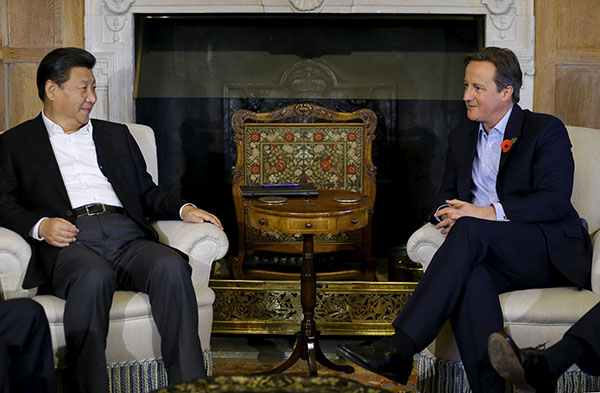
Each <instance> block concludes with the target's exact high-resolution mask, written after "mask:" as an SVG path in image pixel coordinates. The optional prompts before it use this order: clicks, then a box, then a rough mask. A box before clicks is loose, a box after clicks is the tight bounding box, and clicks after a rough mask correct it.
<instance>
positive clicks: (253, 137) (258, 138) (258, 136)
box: [250, 132, 260, 142]
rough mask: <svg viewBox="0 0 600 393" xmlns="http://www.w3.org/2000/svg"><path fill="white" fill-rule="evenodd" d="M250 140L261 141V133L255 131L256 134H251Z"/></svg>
mask: <svg viewBox="0 0 600 393" xmlns="http://www.w3.org/2000/svg"><path fill="white" fill-rule="evenodd" d="M250 140H251V141H252V142H258V141H260V134H258V133H256V132H255V133H254V134H252V135H250Z"/></svg>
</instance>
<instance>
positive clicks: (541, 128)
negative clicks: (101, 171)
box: [432, 105, 592, 288]
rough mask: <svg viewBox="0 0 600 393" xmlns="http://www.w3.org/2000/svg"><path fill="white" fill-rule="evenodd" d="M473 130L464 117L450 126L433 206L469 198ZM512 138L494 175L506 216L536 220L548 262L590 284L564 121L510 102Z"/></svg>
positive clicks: (582, 283)
mask: <svg viewBox="0 0 600 393" xmlns="http://www.w3.org/2000/svg"><path fill="white" fill-rule="evenodd" d="M478 130H479V123H477V122H473V121H465V122H464V123H462V124H460V125H459V126H458V127H456V128H454V129H453V130H452V131H451V132H450V139H449V143H448V152H447V157H446V170H445V174H444V177H443V179H442V184H441V187H440V192H439V194H438V195H437V197H436V198H435V200H434V209H436V208H437V207H439V206H440V205H441V204H443V203H445V202H444V201H445V200H448V199H455V198H456V199H460V200H463V201H468V202H470V201H471V200H472V195H471V190H472V188H473V180H472V177H471V170H472V167H473V159H474V157H475V154H476V148H477V135H478ZM512 138H517V139H516V141H515V143H514V144H513V145H512V147H511V148H510V150H509V151H508V152H506V153H504V152H503V153H502V154H501V157H500V167H499V170H498V177H497V179H496V191H497V193H498V199H499V201H500V203H501V204H502V206H503V207H504V211H505V214H506V216H507V218H508V219H509V220H511V221H515V222H522V223H531V224H533V225H536V226H538V227H539V228H540V229H541V230H542V232H543V233H544V236H545V238H546V244H547V248H548V253H549V256H550V258H551V261H552V263H553V265H554V266H555V267H556V268H557V269H558V270H559V271H560V272H561V273H562V274H563V275H564V276H565V277H566V278H568V279H569V280H570V281H572V282H573V284H574V285H576V286H578V287H580V288H587V287H589V285H590V274H591V273H590V269H591V253H592V251H591V250H592V248H591V244H590V240H589V235H588V234H587V231H586V230H585V228H584V227H583V225H582V224H581V220H580V218H579V215H578V214H577V211H575V208H574V207H573V205H571V193H572V190H573V173H574V162H573V155H572V153H571V142H570V141H569V136H568V134H567V130H566V128H565V126H564V125H563V123H562V122H561V121H560V120H559V119H557V118H556V117H554V116H551V115H546V114H540V113H534V112H531V111H529V110H523V109H521V107H519V106H518V105H514V106H513V110H512V113H511V115H510V118H509V120H508V123H507V126H506V130H505V134H504V139H509V140H510V139H512ZM432 222H433V223H436V222H437V221H434V220H433V219H432ZM507 247H510V245H508V244H507ZM523 262H524V263H526V262H527V261H523Z"/></svg>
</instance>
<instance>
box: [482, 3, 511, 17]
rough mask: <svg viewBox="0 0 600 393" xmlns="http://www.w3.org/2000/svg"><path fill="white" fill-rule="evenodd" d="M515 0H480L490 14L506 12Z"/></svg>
mask: <svg viewBox="0 0 600 393" xmlns="http://www.w3.org/2000/svg"><path fill="white" fill-rule="evenodd" d="M514 1H515V0H481V4H483V5H485V6H486V7H487V9H488V10H490V12H491V13H492V14H495V15H500V14H504V13H506V11H508V9H509V8H510V6H512V4H513V3H514Z"/></svg>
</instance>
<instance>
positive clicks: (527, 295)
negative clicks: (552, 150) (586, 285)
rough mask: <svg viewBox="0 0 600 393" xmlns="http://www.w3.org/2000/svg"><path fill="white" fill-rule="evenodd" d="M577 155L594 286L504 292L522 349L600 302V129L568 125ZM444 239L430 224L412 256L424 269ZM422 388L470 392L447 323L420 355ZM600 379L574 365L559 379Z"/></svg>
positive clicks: (508, 323)
mask: <svg viewBox="0 0 600 393" xmlns="http://www.w3.org/2000/svg"><path fill="white" fill-rule="evenodd" d="M567 129H568V132H569V137H570V139H571V143H572V145H573V156H574V159H575V183H574V186H573V196H572V198H571V201H572V203H573V206H575V208H576V209H577V211H578V212H579V215H580V216H581V217H582V218H584V219H585V220H586V221H587V223H588V226H589V231H590V234H591V235H592V243H593V246H594V253H593V260H592V277H591V282H592V290H591V291H590V290H585V289H584V290H581V291H580V290H577V289H576V288H568V287H564V288H545V289H529V290H523V291H514V292H508V293H504V294H502V295H500V303H501V305H502V310H503V313H504V325H505V330H506V331H507V332H508V333H509V334H510V335H511V336H512V337H513V338H514V340H515V342H516V343H517V344H518V345H519V346H520V347H535V346H537V345H540V344H546V345H552V344H554V343H555V342H557V341H558V340H560V339H561V338H562V335H563V334H564V333H565V332H566V331H567V330H568V329H569V327H571V325H573V323H575V322H576V321H577V320H578V319H579V318H580V317H581V316H583V314H585V313H586V312H587V311H588V310H589V309H591V308H592V307H593V306H594V305H595V304H596V303H598V302H600V236H594V235H596V233H597V232H598V229H600V202H598V195H600V165H599V164H598V153H597V147H598V146H600V130H595V129H591V128H583V127H572V126H569V127H567ZM443 241H444V235H442V234H440V233H439V231H438V230H436V229H435V227H434V226H433V225H431V224H425V225H424V226H423V227H421V228H420V229H418V230H417V231H416V232H415V233H414V234H413V235H412V236H411V237H410V239H409V240H408V243H407V252H408V255H409V257H410V258H411V259H412V260H413V261H415V262H418V263H421V264H423V266H424V268H427V265H428V264H429V262H430V261H431V258H432V257H433V254H434V253H435V251H436V250H437V248H438V247H439V246H440V245H441V244H442V242H443ZM598 326H599V327H600V321H598ZM418 385H419V391H421V392H423V393H427V392H468V391H469V387H468V382H467V379H466V376H465V374H464V372H463V370H462V364H461V363H460V355H459V353H458V349H457V347H456V343H455V342H454V337H453V336H452V331H451V328H450V325H449V324H448V323H447V324H446V326H445V327H444V328H443V329H442V331H441V332H440V334H439V335H438V337H437V338H436V339H435V341H434V342H433V343H432V344H431V345H430V346H429V347H428V348H427V349H425V350H424V351H423V352H422V353H421V354H419V355H418ZM599 388H600V379H598V378H596V377H591V376H589V375H585V374H583V373H582V372H581V371H580V370H579V369H577V368H576V367H572V368H571V369H570V370H569V371H568V372H567V373H565V374H564V376H563V377H562V378H561V379H560V380H559V383H558V389H557V391H558V392H563V391H569V392H580V391H590V390H594V391H598V390H600V389H599Z"/></svg>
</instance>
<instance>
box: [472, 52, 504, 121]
mask: <svg viewBox="0 0 600 393" xmlns="http://www.w3.org/2000/svg"><path fill="white" fill-rule="evenodd" d="M495 73H496V66H494V64H492V63H491V62H489V61H471V62H470V63H469V64H467V67H466V69H465V92H464V95H463V100H464V101H465V104H466V105H467V117H468V118H469V119H470V120H473V121H477V122H480V123H482V124H483V126H484V128H485V129H486V131H488V132H489V131H490V130H491V129H492V128H493V127H494V126H495V125H496V123H498V121H500V119H502V117H503V116H504V115H505V114H506V112H507V111H508V110H509V109H510V107H511V106H512V104H513V102H512V92H513V88H512V86H509V87H506V88H504V89H502V90H500V91H498V88H497V86H496V83H495V82H494V75H495Z"/></svg>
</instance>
